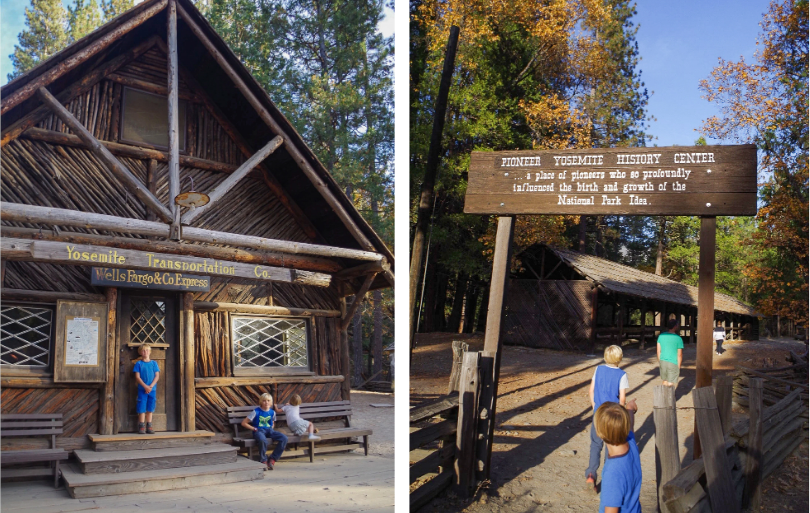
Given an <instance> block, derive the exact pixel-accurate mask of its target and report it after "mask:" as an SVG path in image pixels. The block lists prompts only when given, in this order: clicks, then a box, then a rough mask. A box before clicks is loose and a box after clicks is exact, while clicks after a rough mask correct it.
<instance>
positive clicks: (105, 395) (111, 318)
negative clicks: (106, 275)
mask: <svg viewBox="0 0 810 513" xmlns="http://www.w3.org/2000/svg"><path fill="white" fill-rule="evenodd" d="M104 294H105V296H106V298H107V362H106V365H107V381H105V382H104V387H103V388H102V389H101V393H102V396H101V411H100V412H99V413H100V414H99V428H98V432H99V434H102V435H111V434H113V422H114V420H115V373H116V368H115V362H117V361H118V351H116V343H115V342H116V338H115V337H116V334H117V333H118V330H117V329H116V328H117V327H116V324H117V320H118V289H117V288H115V287H107V288H106V289H104Z"/></svg>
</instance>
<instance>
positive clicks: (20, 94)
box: [0, 0, 167, 114]
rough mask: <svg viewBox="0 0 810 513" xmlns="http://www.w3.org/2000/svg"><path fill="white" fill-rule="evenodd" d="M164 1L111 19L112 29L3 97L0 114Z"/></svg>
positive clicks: (146, 16) (116, 37)
mask: <svg viewBox="0 0 810 513" xmlns="http://www.w3.org/2000/svg"><path fill="white" fill-rule="evenodd" d="M166 2H167V0H159V1H157V2H155V3H154V4H152V5H151V6H149V7H147V8H146V9H144V10H143V11H142V12H139V13H137V14H135V15H132V16H131V17H130V18H129V19H127V20H125V21H124V20H121V19H119V20H116V21H113V22H112V23H113V24H116V23H120V24H119V25H118V26H117V27H115V28H114V29H112V30H110V31H109V32H107V34H105V35H104V36H103V37H101V38H99V39H97V40H96V41H94V42H92V43H90V44H89V45H87V46H86V47H85V48H82V49H81V50H79V51H78V52H76V53H74V54H73V55H71V56H69V57H67V58H66V59H64V60H63V61H61V62H60V63H59V64H58V65H55V66H53V67H51V68H50V69H48V70H47V71H45V72H44V73H42V74H41V75H39V76H38V77H36V78H34V79H32V80H30V81H29V82H28V83H26V84H25V85H24V86H22V87H20V88H19V89H17V90H16V91H14V92H12V93H11V94H9V95H8V96H7V97H6V98H4V99H3V103H2V107H0V114H5V113H6V112H8V111H9V110H11V109H13V108H14V107H16V106H17V105H19V104H20V103H22V102H23V101H25V100H27V99H28V98H30V97H32V96H33V95H34V94H35V93H36V92H37V90H39V89H40V88H42V87H45V86H47V85H49V84H51V83H52V82H53V81H54V80H56V79H58V78H59V77H61V76H63V75H64V74H65V73H67V72H69V71H70V70H72V69H73V68H75V67H76V66H78V65H80V64H82V63H83V62H85V61H87V60H88V59H89V58H91V57H92V56H94V55H96V54H97V53H99V52H100V51H102V50H104V49H105V48H107V47H108V46H110V45H112V44H113V43H116V42H118V41H119V40H120V39H121V37H123V36H124V34H127V33H128V32H130V31H131V30H132V29H134V28H136V27H138V26H139V25H141V24H142V23H144V22H145V21H146V20H148V19H149V18H151V17H152V16H154V15H155V14H157V13H158V12H160V11H162V10H163V9H164V8H165V7H166ZM126 16H127V15H126V14H124V15H123V16H122V18H124V17H126Z"/></svg>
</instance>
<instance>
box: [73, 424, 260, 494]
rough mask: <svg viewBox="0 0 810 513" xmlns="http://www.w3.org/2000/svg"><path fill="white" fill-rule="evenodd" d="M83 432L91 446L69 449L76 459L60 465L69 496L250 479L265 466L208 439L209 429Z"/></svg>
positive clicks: (186, 486) (153, 489)
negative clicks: (114, 433) (143, 432)
mask: <svg viewBox="0 0 810 513" xmlns="http://www.w3.org/2000/svg"><path fill="white" fill-rule="evenodd" d="M88 437H89V438H90V440H91V441H92V442H93V448H94V450H77V451H74V455H75V456H76V462H75V463H72V464H70V465H67V466H65V467H63V469H62V477H63V478H64V480H65V487H66V488H67V490H68V493H70V496H71V497H73V498H86V497H102V496H106V495H125V494H128V493H141V492H153V491H159V490H176V489H184V488H192V487H195V486H207V485H211V484H221V483H236V482H238V481H253V480H256V479H262V478H263V477H264V470H265V468H266V467H265V466H264V465H263V464H261V463H259V462H254V461H250V460H248V459H246V458H242V457H239V456H238V455H237V454H236V451H237V450H238V448H237V447H234V446H232V445H228V444H223V443H218V442H214V440H213V437H214V433H211V432H210V431H192V432H188V433H175V432H166V433H155V434H153V435H138V434H132V433H124V434H119V435H88Z"/></svg>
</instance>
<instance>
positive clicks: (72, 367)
mask: <svg viewBox="0 0 810 513" xmlns="http://www.w3.org/2000/svg"><path fill="white" fill-rule="evenodd" d="M53 380H54V381H55V382H60V383H64V382H68V383H103V382H105V381H107V303H89V302H83V301H63V300H60V301H57V302H56V347H55V348H54V367H53Z"/></svg>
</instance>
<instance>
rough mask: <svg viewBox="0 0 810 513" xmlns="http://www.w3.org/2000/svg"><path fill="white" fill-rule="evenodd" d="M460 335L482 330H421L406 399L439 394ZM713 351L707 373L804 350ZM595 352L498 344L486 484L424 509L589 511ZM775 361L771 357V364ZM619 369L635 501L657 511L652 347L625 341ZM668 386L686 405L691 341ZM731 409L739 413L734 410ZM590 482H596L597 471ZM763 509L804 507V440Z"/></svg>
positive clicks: (750, 345)
mask: <svg viewBox="0 0 810 513" xmlns="http://www.w3.org/2000/svg"><path fill="white" fill-rule="evenodd" d="M452 340H464V341H466V342H468V343H469V344H470V350H480V349H482V347H483V336H482V335H473V336H470V335H457V334H450V333H432V334H425V335H420V336H419V338H418V340H417V348H416V350H415V351H414V354H413V362H412V364H411V382H410V386H411V404H412V405H416V404H419V403H422V402H424V401H427V400H430V399H433V398H436V397H438V396H440V395H443V394H445V393H446V388H447V381H448V378H449V374H450V367H451V363H452V353H451V349H450V343H451V341H452ZM724 348H725V349H727V351H726V352H725V353H724V354H723V355H722V356H717V355H715V360H714V364H713V367H714V369H713V377H715V378H716V377H718V376H720V375H723V374H725V373H727V372H730V371H732V370H733V369H734V367H735V365H744V366H747V367H749V368H758V367H764V366H766V365H767V366H778V365H780V364H783V362H784V357H785V356H786V355H787V354H788V351H789V350H791V349H792V350H794V351H796V352H799V353H801V352H804V350H805V346H804V344H803V343H800V342H797V341H794V340H789V339H777V340H761V341H756V342H730V343H726V344H724ZM601 363H603V361H602V358H601V354H600V355H598V356H586V355H582V354H575V353H567V352H561V351H551V350H545V349H531V348H525V347H515V346H506V347H504V356H503V363H502V365H501V378H500V385H499V390H498V403H497V410H496V415H497V420H496V429H495V444H494V448H493V454H492V465H493V466H492V482H491V483H490V485H489V486H488V487H487V488H486V489H483V490H480V491H479V492H478V493H477V494H476V495H475V497H474V498H473V499H472V500H461V499H459V498H457V497H455V496H454V495H453V494H452V492H450V491H446V492H443V493H442V494H441V495H439V497H437V498H436V499H434V500H433V501H432V502H431V503H430V504H428V505H427V506H425V507H423V508H422V509H421V510H420V511H421V512H422V513H428V512H440V511H441V512H443V511H464V512H470V513H473V512H476V513H478V512H488V511H500V512H508V513H520V512H529V511H555V512H558V511H571V512H577V511H583V512H584V511H589V512H592V511H596V510H597V509H598V507H599V497H598V496H597V495H595V494H593V493H592V492H591V493H588V492H586V491H585V490H584V486H583V485H584V482H585V469H586V468H587V466H588V454H589V439H590V438H589V429H590V423H591V419H592V412H591V408H590V401H589V398H588V388H589V385H590V380H591V377H592V376H593V372H594V370H595V368H596V366H597V365H600V364H601ZM774 363H776V365H774ZM620 367H621V368H622V369H624V370H625V371H626V372H627V374H628V379H629V381H630V391H629V393H628V398H637V400H638V406H639V414H638V415H637V416H636V421H635V429H636V440H637V441H638V445H639V449H640V454H641V465H642V471H643V476H644V477H643V482H642V490H641V506H642V510H644V511H656V507H657V504H656V492H655V440H654V438H653V437H654V431H655V429H654V423H653V416H652V402H653V387H654V386H655V385H658V384H660V378H659V372H658V365H657V359H656V354H655V347H654V346H653V348H652V349H648V350H646V351H641V350H639V349H637V348H627V349H626V350H625V351H624V359H623V360H622V362H621V364H620ZM680 377H681V379H680V381H679V383H678V385H677V387H676V392H675V393H676V400H677V406H678V407H679V408H683V407H691V406H692V396H691V393H690V391H691V389H692V388H693V387H694V385H695V346H694V345H689V344H687V346H686V348H685V350H684V362H683V368H682V369H681V375H680ZM735 415H742V412H741V411H737V412H735ZM693 425H694V416H693V411H692V410H690V409H679V410H678V435H679V438H680V443H679V447H680V454H681V460H682V466H683V465H686V464H688V463H690V462H691V456H690V453H691V448H692V431H693ZM599 470H600V476H599V480H598V482H601V470H602V468H601V467H600V469H599ZM762 503H763V505H764V508H763V511H767V512H774V513H775V512H786V511H802V512H805V511H808V444H807V443H804V444H802V446H801V447H800V448H799V449H798V450H797V451H796V452H794V454H793V455H791V456H790V457H789V458H788V459H787V460H786V461H785V464H783V465H782V467H781V468H780V469H779V470H778V471H776V472H775V473H774V474H773V475H771V476H770V477H769V478H768V479H767V480H766V481H765V483H764V485H763V501H762Z"/></svg>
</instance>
